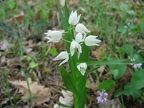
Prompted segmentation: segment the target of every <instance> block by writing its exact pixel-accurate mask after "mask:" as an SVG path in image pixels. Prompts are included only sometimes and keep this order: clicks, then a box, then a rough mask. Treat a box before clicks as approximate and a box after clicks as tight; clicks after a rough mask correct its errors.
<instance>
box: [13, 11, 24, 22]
mask: <svg viewBox="0 0 144 108" xmlns="http://www.w3.org/2000/svg"><path fill="white" fill-rule="evenodd" d="M23 18H24V13H23V12H21V13H20V14H18V15H16V16H15V19H16V20H17V21H18V22H22V20H23Z"/></svg>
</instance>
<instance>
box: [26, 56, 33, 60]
mask: <svg viewBox="0 0 144 108" xmlns="http://www.w3.org/2000/svg"><path fill="white" fill-rule="evenodd" d="M24 58H25V59H26V60H27V61H31V60H32V58H31V57H30V56H24Z"/></svg>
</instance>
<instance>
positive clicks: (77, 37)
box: [75, 33, 84, 43]
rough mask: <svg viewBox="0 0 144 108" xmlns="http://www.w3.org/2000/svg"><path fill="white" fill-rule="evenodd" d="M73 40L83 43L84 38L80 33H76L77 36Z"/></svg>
mask: <svg viewBox="0 0 144 108" xmlns="http://www.w3.org/2000/svg"><path fill="white" fill-rule="evenodd" d="M75 40H76V41H77V42H78V43H80V42H82V41H84V36H83V35H82V33H78V34H77V35H76V36H75Z"/></svg>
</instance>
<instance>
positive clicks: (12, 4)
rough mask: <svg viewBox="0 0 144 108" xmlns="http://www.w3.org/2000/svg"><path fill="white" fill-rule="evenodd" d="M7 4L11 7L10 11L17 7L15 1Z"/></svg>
mask: <svg viewBox="0 0 144 108" xmlns="http://www.w3.org/2000/svg"><path fill="white" fill-rule="evenodd" d="M7 4H8V7H9V8H10V9H14V8H15V6H16V2H14V1H9V2H7Z"/></svg>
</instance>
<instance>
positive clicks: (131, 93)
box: [114, 83, 140, 99]
mask: <svg viewBox="0 0 144 108" xmlns="http://www.w3.org/2000/svg"><path fill="white" fill-rule="evenodd" d="M132 85H133V84H131V83H127V84H126V85H125V86H124V90H116V91H115V93H114V97H118V96H120V95H122V94H124V95H127V96H132V97H133V99H137V98H138V97H139V96H140V95H139V94H140V91H136V90H135V89H134V88H133V87H132Z"/></svg>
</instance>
